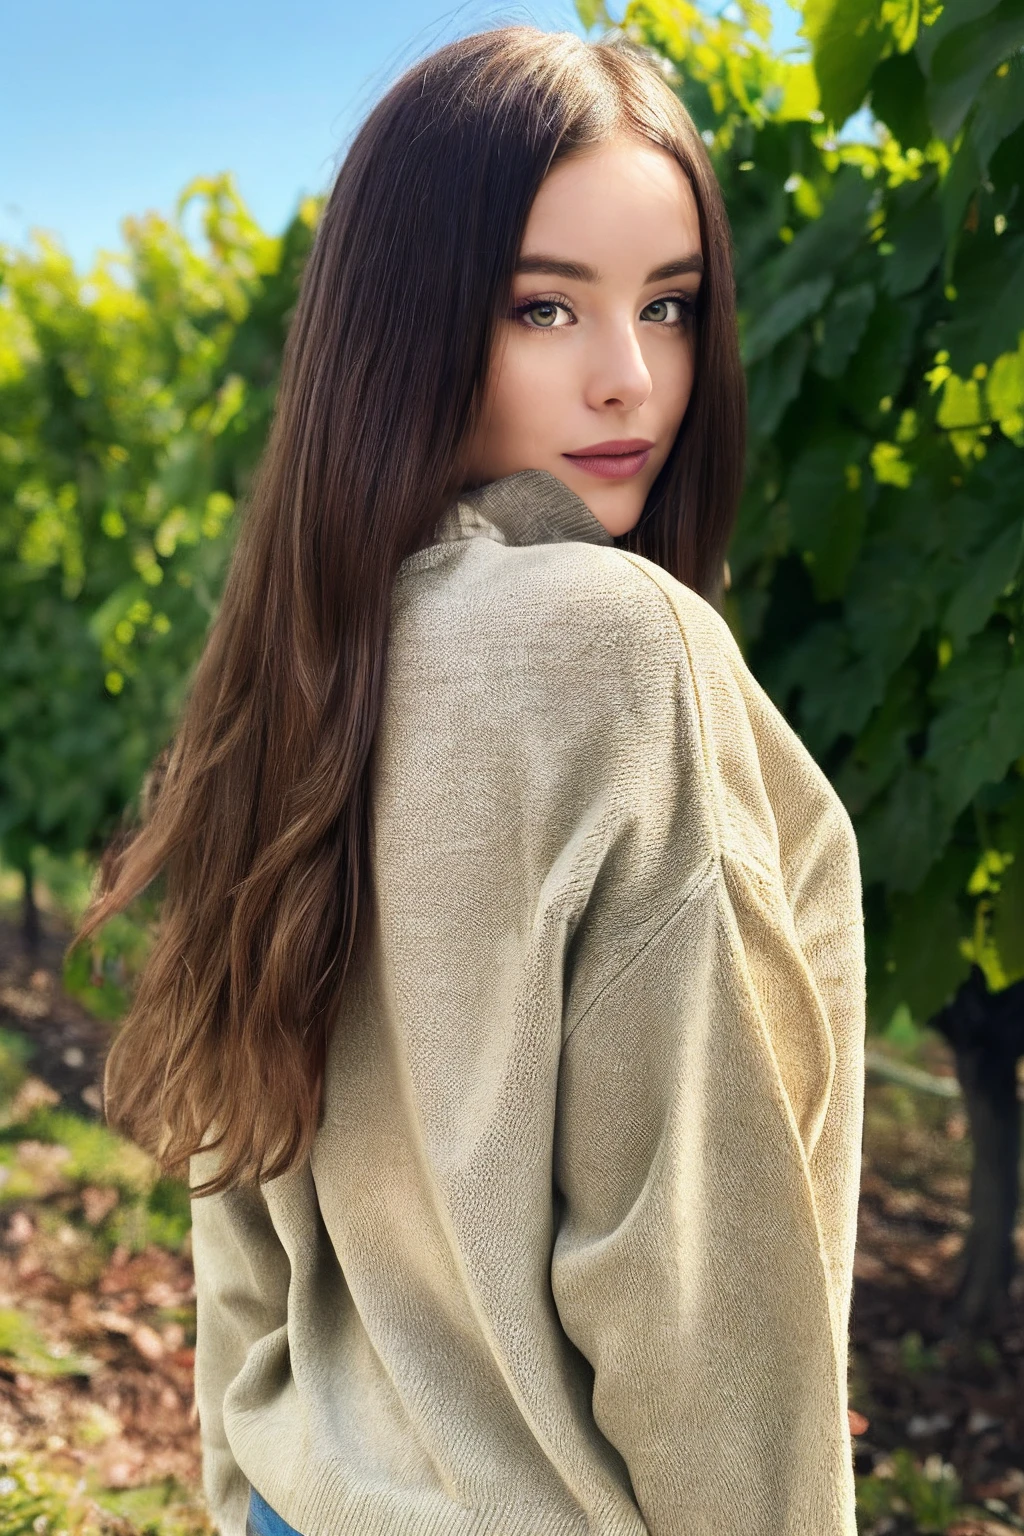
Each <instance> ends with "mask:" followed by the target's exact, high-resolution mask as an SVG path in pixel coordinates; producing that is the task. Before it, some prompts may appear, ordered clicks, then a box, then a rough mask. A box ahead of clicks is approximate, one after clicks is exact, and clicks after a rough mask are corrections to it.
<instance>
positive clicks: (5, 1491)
mask: <svg viewBox="0 0 1024 1536" xmlns="http://www.w3.org/2000/svg"><path fill="white" fill-rule="evenodd" d="M111 1529H117V1530H118V1531H119V1532H120V1533H121V1536H213V1533H214V1526H213V1523H212V1521H211V1520H210V1518H209V1516H208V1514H207V1513H206V1511H205V1509H204V1508H203V1506H202V1503H201V1500H200V1498H199V1496H198V1495H197V1494H194V1493H192V1492H190V1491H189V1490H188V1489H187V1488H184V1487H182V1485H181V1484H180V1483H178V1482H176V1481H175V1479H174V1478H171V1477H167V1478H164V1479H162V1481H160V1482H159V1483H150V1484H146V1485H144V1486H142V1487H140V1488H128V1489H110V1488H103V1487H101V1486H100V1485H99V1483H98V1482H97V1479H96V1477H95V1475H94V1474H93V1473H88V1474H87V1475H86V1476H85V1477H82V1476H81V1475H79V1474H75V1475H73V1476H69V1475H68V1474H67V1473H66V1472H63V1471H59V1470H58V1469H57V1468H55V1467H53V1466H51V1465H50V1464H49V1462H48V1461H46V1460H45V1459H44V1458H43V1457H41V1456H38V1455H34V1454H32V1453H30V1452H26V1451H20V1450H11V1451H5V1452H2V1453H0V1536H100V1533H102V1532H105V1531H110V1530H111Z"/></svg>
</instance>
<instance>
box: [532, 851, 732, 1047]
mask: <svg viewBox="0 0 1024 1536" xmlns="http://www.w3.org/2000/svg"><path fill="white" fill-rule="evenodd" d="M719 862H720V861H719V858H718V855H717V854H714V853H712V854H709V855H708V857H707V859H706V861H705V863H704V864H703V865H702V866H701V868H700V869H699V870H698V872H697V874H696V875H694V877H693V883H692V884H691V886H690V889H689V890H688V891H687V893H686V895H685V896H684V897H683V899H682V900H681V901H680V902H679V903H678V905H677V906H675V907H673V909H672V911H671V912H670V913H669V914H668V916H667V917H666V918H665V920H664V921H663V922H661V923H659V924H658V926H657V928H655V930H654V932H653V933H652V934H650V935H649V936H648V937H647V938H646V939H645V940H644V942H643V943H642V944H641V945H640V947H639V949H636V950H634V951H633V953H632V954H631V955H630V957H629V959H628V960H625V961H624V962H623V963H622V965H620V966H619V968H618V970H616V971H613V972H612V974H611V975H610V976H609V977H608V979H607V981H604V982H602V984H601V986H600V987H599V988H598V990H597V992H596V993H595V994H594V996H593V997H592V998H591V999H590V1002H589V1003H588V1004H587V1006H586V1007H585V1008H584V1010H583V1012H582V1013H581V1014H580V1016H579V1018H578V1019H577V1020H576V1022H575V1024H573V1026H572V1028H571V1029H570V1030H569V1031H568V1033H567V1034H566V1035H565V1036H564V1037H563V1039H562V1049H563V1051H564V1050H565V1047H566V1046H567V1045H568V1044H569V1041H570V1040H571V1039H572V1037H573V1035H574V1034H575V1033H576V1031H577V1030H578V1029H579V1027H580V1025H581V1024H582V1023H583V1021H584V1019H585V1018H586V1017H587V1016H588V1014H589V1013H590V1012H591V1011H592V1009H593V1008H595V1007H596V1005H597V1004H598V1003H599V1002H600V1001H601V999H602V997H603V996H604V994H605V993H606V992H607V991H608V988H609V987H612V986H614V985H615V983H616V982H617V981H618V980H619V978H620V977H621V976H622V974H623V972H624V971H628V970H629V968H630V966H631V965H633V964H634V963H635V962H636V961H637V960H639V959H640V956H641V955H642V954H643V953H644V951H645V950H646V949H648V948H649V947H650V946H651V945H652V944H653V943H654V941H655V939H656V938H658V936H659V935H660V934H662V933H663V932H664V931H665V929H666V928H667V927H668V925H669V923H671V922H672V921H673V920H674V919H675V918H677V917H678V916H679V914H680V912H682V911H683V910H684V909H685V908H686V907H688V906H689V905H690V902H691V901H693V900H694V899H695V898H696V897H697V896H700V895H702V894H703V892H704V890H705V889H706V887H707V885H708V884H709V883H710V877H711V876H712V875H713V874H714V872H715V870H716V869H717V867H718V865H719Z"/></svg>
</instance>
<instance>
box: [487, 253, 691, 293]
mask: <svg viewBox="0 0 1024 1536" xmlns="http://www.w3.org/2000/svg"><path fill="white" fill-rule="evenodd" d="M516 272H550V273H552V274H553V275H554V276H556V277H565V278H568V279H569V281H570V282H577V283H597V282H600V280H601V274H600V273H599V272H598V270H597V268H596V267H590V266H587V264H586V263H585V262H582V261H562V260H560V258H559V257H557V256H542V255H537V256H521V257H520V258H519V260H518V261H517V262H516ZM689 272H696V273H697V274H698V276H700V275H702V274H703V272H704V261H703V258H702V257H701V254H700V252H699V251H693V252H691V254H690V255H689V256H680V257H679V259H678V260H677V261H666V262H664V263H663V265H662V266H660V267H655V268H654V269H653V270H652V271H650V272H648V274H647V280H646V283H645V284H644V286H645V287H646V286H647V283H663V282H667V280H668V279H669V278H670V277H684V276H685V275H686V274H687V273H689Z"/></svg>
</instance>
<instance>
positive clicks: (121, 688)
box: [0, 176, 319, 868]
mask: <svg viewBox="0 0 1024 1536" xmlns="http://www.w3.org/2000/svg"><path fill="white" fill-rule="evenodd" d="M192 204H198V208H199V213H200V216H201V223H202V229H203V240H202V242H201V243H202V245H203V247H204V248H202V249H197V248H196V246H195V245H194V244H193V243H191V242H190V241H189V240H188V239H187V238H186V236H185V234H184V232H183V218H184V215H185V213H186V211H187V210H188V209H189V207H190V205H192ZM318 216H319V205H318V203H317V202H315V201H314V200H312V199H309V200H307V201H306V202H304V203H303V204H302V205H301V206H300V208H299V209H298V211H297V213H296V215H295V217H294V218H293V219H292V221H291V223H290V224H289V226H288V228H287V229H286V230H285V232H284V234H283V235H282V236H280V237H276V238H272V237H270V236H268V235H266V234H264V233H263V232H262V231H261V230H260V229H259V227H258V226H257V225H256V223H255V222H254V221H253V219H252V218H251V217H250V215H249V214H248V212H247V211H246V209H245V207H244V205H243V204H242V202H241V200H240V198H239V197H238V194H237V192H236V190H235V188H234V185H233V183H232V180H231V178H230V177H229V176H220V177H214V178H198V179H197V180H195V181H194V182H192V183H190V185H189V186H188V187H186V188H185V191H184V192H183V193H182V196H181V198H180V199H179V203H178V209H177V215H176V218H175V219H174V220H166V219H163V218H160V217H158V216H157V215H155V214H150V215H147V216H146V217H145V218H144V219H128V220H126V221H125V223H124V226H123V228H124V236H125V242H126V252H125V254H123V255H118V256H102V257H101V258H100V259H99V261H98V262H97V264H96V266H95V267H94V269H93V270H92V271H91V272H89V273H87V274H84V275H83V274H80V273H79V272H77V271H76V270H75V268H74V266H73V264H72V263H71V261H70V260H69V258H68V257H67V256H66V255H65V254H64V253H63V252H62V250H61V249H60V248H59V247H58V246H57V245H56V244H55V243H54V242H53V241H51V240H50V239H48V238H47V237H45V236H38V235H37V236H36V239H35V243H34V245H33V247H32V248H30V249H29V250H26V251H17V250H13V249H10V248H6V247H0V849H2V852H3V854H4V856H5V857H6V858H7V859H8V860H9V861H10V862H11V863H12V864H14V865H16V866H17V867H19V868H25V867H26V865H27V861H28V860H29V859H30V857H31V854H32V850H33V849H34V848H38V847H41V848H44V849H46V850H48V851H49V852H50V853H51V854H54V855H57V856H61V855H66V854H70V853H73V852H75V851H76V850H83V849H84V850H86V851H90V852H95V851H96V850H98V848H99V847H100V846H101V845H102V844H103V843H104V841H105V840H106V838H107V837H108V836H109V834H110V833H111V831H112V830H113V828H114V826H115V825H116V823H117V821H118V820H119V818H120V817H121V814H122V812H123V810H124V808H125V807H126V806H127V805H129V804H130V803H131V802H132V801H133V800H134V799H135V797H136V795H137V792H138V790H139V788H140V784H141V781H142V777H143V774H144V772H145V770H146V768H147V767H148V765H149V764H150V763H151V761H152V759H153V757H154V756H155V754H156V753H157V752H158V751H159V749H160V748H161V747H162V746H163V745H164V743H165V742H166V740H167V738H168V735H169V733H170V731H171V730H172V728H173V722H174V720H175V718H176V715H177V711H178V709H179V707H180V703H181V700H182V697H183V694H184V692H185V690H186V688H187V686H188V680H189V677H190V675H191V670H192V667H193V665H194V663H195V661H196V660H197V658H198V656H199V654H200V652H201V649H202V646H203V642H204V639H205V635H206V632H207V629H208V626H209V624H210V621H211V619H212V617H213V616H214V614H215V612H216V608H217V603H218V600H219V595H220V589H221V585H222V581H223V577H224V573H225V569H226V563H227V559H228V556H229V553H230V549H231V546H232V542H233V538H234V535H235V524H236V511H235V509H236V506H237V504H238V502H239V501H240V499H241V498H242V497H244V495H245V492H246V488H247V485H248V483H249V478H250V476H251V473H252V470H253V468H254V465H255V462H256V459H257V457H258V454H259V451H260V449H261V447H262V444H263V441H264V438H265V436H266V432H267V429H268V425H269V420H270V414H271V410H272V406H273V399H274V393H275V389H276V382H277V376H278V371H279V367H280V357H281V352H282V348H283V342H284V336H285V333H286V329H287V322H288V318H289V315H290V311H291V308H292V306H293V304H294V302H295V297H296V293H297V285H298V279H299V275H300V273H301V270H302V265H303V262H304V260H305V257H306V254H307V252H308V250H309V247H310V245H311V242H312V235H313V230H314V228H315V225H316V220H317V218H318Z"/></svg>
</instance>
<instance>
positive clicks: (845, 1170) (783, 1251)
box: [551, 582, 864, 1536]
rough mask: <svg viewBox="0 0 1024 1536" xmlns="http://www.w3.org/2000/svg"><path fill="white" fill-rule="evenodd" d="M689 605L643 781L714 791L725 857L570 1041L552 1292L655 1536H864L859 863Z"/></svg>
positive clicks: (771, 716)
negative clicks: (670, 727) (671, 721)
mask: <svg viewBox="0 0 1024 1536" xmlns="http://www.w3.org/2000/svg"><path fill="white" fill-rule="evenodd" d="M659 584H661V582H659ZM680 591H681V589H680ZM668 595H669V596H670V601H672V602H673V603H678V602H679V601H682V599H681V598H680V596H679V594H678V593H676V592H675V590H674V588H673V590H672V591H671V592H670V593H669V594H668ZM685 601H686V602H687V603H688V604H689V605H690V607H689V608H688V610H687V614H686V615H685V617H687V618H688V619H689V620H691V621H692V623H690V624H688V625H687V628H688V629H689V630H691V631H692V633H688V634H687V635H686V637H685V641H684V645H683V652H684V654H685V656H686V662H685V665H683V666H682V667H681V668H680V674H679V675H680V677H681V678H682V679H683V680H684V682H683V686H684V687H685V688H687V689H689V691H690V697H689V698H688V699H687V700H686V701H684V702H685V708H684V710H683V713H684V715H685V716H686V717H687V718H688V719H690V720H692V721H693V722H694V726H693V730H692V732H691V733H690V736H689V737H688V738H687V739H686V740H683V739H682V738H678V739H674V740H672V741H669V742H666V741H664V740H662V741H660V742H657V743H654V744H653V746H652V744H651V743H650V742H648V743H647V746H648V755H647V759H646V761H645V765H644V768H643V770H642V771H643V772H644V774H645V775H646V777H647V779H648V781H650V780H651V778H652V776H653V777H654V779H655V781H657V777H658V775H659V774H663V775H664V794H666V795H668V796H671V795H673V794H675V793H679V794H683V793H687V794H689V795H690V796H691V798H692V795H693V787H692V786H693V783H694V782H695V781H697V782H699V783H701V784H702V785H703V789H702V790H701V794H702V796H703V797H704V798H705V801H706V803H707V804H708V806H709V815H710V816H711V818H712V820H713V822H714V835H713V839H712V841H713V845H714V852H713V856H711V857H710V858H708V859H707V861H706V864H705V867H704V871H703V874H702V875H701V877H700V878H699V879H697V880H693V879H690V880H689V881H688V882H687V884H686V886H685V888H681V889H680V891H679V892H678V893H677V899H676V900H675V901H673V900H672V899H671V896H672V893H671V890H668V891H664V892H663V893H662V894H663V900H664V906H663V912H664V914H665V915H664V916H663V919H662V920H661V921H660V923H659V924H658V925H657V926H656V927H655V928H654V929H653V931H652V929H651V927H650V925H648V926H646V927H645V928H644V930H643V935H642V938H641V939H638V944H637V946H636V947H635V949H634V952H632V953H631V954H629V955H628V956H627V955H623V961H624V963H623V964H621V966H620V967H619V968H618V969H617V971H615V972H614V974H612V976H611V977H610V978H609V979H604V978H601V979H600V981H599V984H596V985H595V987H594V992H595V994H596V995H594V996H593V997H592V998H589V999H588V998H583V999H582V1001H581V1002H580V1004H579V1005H578V1007H577V1010H576V1016H575V1017H567V1019H566V1021H565V1031H566V1033H565V1038H564V1042H563V1049H562V1057H561V1064H560V1072H559V1085H558V1107H557V1116H556V1138H555V1153H554V1159H555V1167H554V1173H555V1184H556V1188H557V1190H558V1192H559V1195H560V1201H559V1205H560V1215H559V1220H558V1223H557V1226H556V1231H555V1241H554V1246H553V1251H552V1260H551V1284H552V1293H553V1296H554V1300H555V1304H556V1306H557V1308H558V1312H559V1315H560V1318H561V1320H562V1324H563V1327H564V1328H565V1331H566V1333H567V1334H568V1336H569V1337H570V1339H571V1340H572V1341H573V1343H574V1344H575V1345H576V1347H577V1348H578V1349H579V1350H580V1351H581V1352H582V1354H583V1355H584V1357H585V1358H586V1359H587V1361H588V1362H589V1364H590V1366H591V1368H592V1370H593V1390H592V1409H593V1413H594V1418H595V1422H596V1424H597V1426H598V1428H599V1429H600V1430H601V1432H602V1433H603V1434H604V1435H605V1437H606V1438H607V1439H608V1440H609V1441H610V1442H611V1444H612V1445H613V1446H614V1447H615V1448H616V1449H617V1450H618V1452H619V1453H620V1455H621V1456H622V1458H623V1460H624V1462H625V1464H626V1467H627V1469H628V1472H629V1475H630V1478H631V1481H632V1485H633V1490H634V1494H635V1497H636V1500H637V1503H638V1506H639V1508H640V1511H641V1513H642V1515H643V1517H644V1520H645V1522H646V1523H647V1526H648V1529H649V1531H650V1532H651V1536H856V1529H857V1527H856V1520H855V1509H854V1479H853V1465H852V1443H851V1438H850V1430H849V1422H848V1417H847V1362H848V1348H847V1346H848V1322H849V1306H850V1293H851V1286H852V1265H853V1250H854V1240H855V1232H856V1219H857V1199H858V1191H859V1176H860V1152H861V1131H862V1110H863V1031H864V990H863V982H864V972H863V930H862V909H861V897H860V884H859V866H858V861H857V853H856V842H855V839H854V835H853V830H852V827H851V825H850V822H849V818H848V816H847V815H846V812H845V810H844V808H843V807H842V805H841V802H839V801H838V797H836V796H835V794H834V792H833V791H832V790H831V788H830V786H828V784H827V781H825V779H824V776H823V775H822V774H821V772H820V770H819V769H818V768H817V765H816V764H814V762H813V759H811V758H810V755H809V754H808V753H807V752H806V749H805V748H803V746H802V744H801V743H800V742H799V740H798V739H797V738H796V736H795V735H794V734H793V733H792V731H791V730H790V728H789V727H788V725H787V724H786V723H785V721H784V720H783V719H782V717H781V715H779V714H778V712H777V711H776V710H775V709H774V706H772V705H771V704H770V701H768V699H767V696H766V695H764V694H763V693H762V692H761V690H760V689H759V688H758V686H757V684H756V683H755V682H754V680H753V679H752V677H751V676H750V674H749V672H747V671H746V669H745V666H744V664H743V662H742V659H741V658H740V656H739V653H738V649H737V648H736V647H735V645H734V644H733V642H732V641H731V639H730V638H729V637H728V635H727V634H726V633H725V625H724V623H722V622H721V621H720V620H719V619H718V618H717V617H714V618H711V617H709V615H710V610H708V612H707V614H705V613H704V612H702V611H698V609H697V607H696V606H695V605H696V604H698V602H699V600H698V599H696V598H692V597H688V598H687V599H686V600H685ZM701 607H703V605H701ZM683 735H684V736H685V733H683ZM687 743H688V744H687ZM638 771H639V770H638ZM638 835H642V834H638ZM629 901H630V893H629V892H628V891H624V890H623V889H621V888H620V887H618V886H615V885H614V883H613V882H612V883H607V884H606V885H605V886H603V887H602V890H601V896H600V902H599V904H598V907H597V909H596V910H595V911H594V912H592V913H590V914H589V915H588V921H589V923H590V924H591V925H592V926H593V927H594V929H595V931H596V932H598V933H599V932H600V930H601V924H602V921H605V920H607V922H609V923H611V924H612V925H613V926H614V927H615V929H616V931H621V930H622V927H623V924H624V922H625V921H626V918H627V917H628V913H624V912H623V910H622V909H623V905H624V904H625V905H626V906H628V905H629ZM649 901H650V893H647V895H646V902H647V906H648V907H649ZM611 905H615V906H617V907H618V909H619V910H618V911H617V912H616V913H615V914H614V916H611V917H607V916H606V913H605V910H604V909H605V908H607V907H609V906H611ZM595 942H596V941H595ZM575 985H576V990H577V995H578V993H579V983H578V981H577V982H576V983H575Z"/></svg>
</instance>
